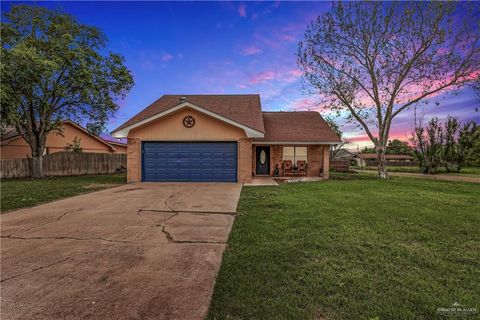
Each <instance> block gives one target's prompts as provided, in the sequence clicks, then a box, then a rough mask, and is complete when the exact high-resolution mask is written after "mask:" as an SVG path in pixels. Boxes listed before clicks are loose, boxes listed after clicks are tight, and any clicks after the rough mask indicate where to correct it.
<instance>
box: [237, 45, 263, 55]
mask: <svg viewBox="0 0 480 320" xmlns="http://www.w3.org/2000/svg"><path fill="white" fill-rule="evenodd" d="M262 52H263V50H262V49H260V48H259V47H256V46H250V47H246V48H244V49H243V50H242V55H244V56H251V55H254V54H259V53H262Z"/></svg>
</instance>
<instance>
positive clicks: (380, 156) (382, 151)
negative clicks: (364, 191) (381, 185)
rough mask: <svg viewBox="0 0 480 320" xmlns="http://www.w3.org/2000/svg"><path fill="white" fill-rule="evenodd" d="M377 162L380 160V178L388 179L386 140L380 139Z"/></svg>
mask: <svg viewBox="0 0 480 320" xmlns="http://www.w3.org/2000/svg"><path fill="white" fill-rule="evenodd" d="M376 149H377V162H378V177H379V178H380V179H388V174H387V163H386V162H387V161H386V159H385V151H386V150H385V149H386V142H384V141H379V142H378V144H377V148H376Z"/></svg>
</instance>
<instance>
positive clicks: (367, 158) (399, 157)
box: [355, 153, 413, 167]
mask: <svg viewBox="0 0 480 320" xmlns="http://www.w3.org/2000/svg"><path fill="white" fill-rule="evenodd" d="M385 159H386V160H387V161H388V162H397V161H403V162H410V161H413V157H412V156H408V155H405V154H386V155H385ZM355 160H356V161H357V165H359V166H361V167H365V166H368V163H369V162H372V163H376V161H377V155H376V154H375V153H359V154H357V155H356V157H355Z"/></svg>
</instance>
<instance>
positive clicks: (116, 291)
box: [1, 183, 241, 319]
mask: <svg viewBox="0 0 480 320" xmlns="http://www.w3.org/2000/svg"><path fill="white" fill-rule="evenodd" d="M240 191H241V185H240V184H222V183H216V184H213V183H184V184H182V183H176V184H170V183H169V184H165V183H142V184H135V185H125V186H121V187H117V188H113V189H108V190H103V191H99V192H95V193H90V194H86V195H82V196H77V197H73V198H69V199H65V200H60V201H56V202H52V203H49V204H45V205H41V206H37V207H34V208H28V209H22V210H18V211H14V212H10V213H7V214H4V215H2V216H1V236H2V239H1V240H2V242H1V314H2V318H3V319H87V318H88V319H201V318H204V317H205V315H206V313H207V311H208V306H209V302H210V298H211V294H212V290H213V285H214V283H215V277H216V275H217V273H218V270H219V267H220V263H221V259H222V253H223V250H224V249H225V243H226V241H227V238H228V234H229V232H230V229H231V227H232V223H233V220H234V213H235V211H236V207H237V202H238V199H239V196H240Z"/></svg>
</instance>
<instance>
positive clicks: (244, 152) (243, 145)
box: [238, 138, 252, 182]
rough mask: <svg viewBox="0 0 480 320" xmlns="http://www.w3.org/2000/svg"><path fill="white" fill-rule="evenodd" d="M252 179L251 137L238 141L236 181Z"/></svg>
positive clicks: (249, 180)
mask: <svg viewBox="0 0 480 320" xmlns="http://www.w3.org/2000/svg"><path fill="white" fill-rule="evenodd" d="M251 181H252V139H248V138H243V139H240V140H239V141H238V182H251Z"/></svg>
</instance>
